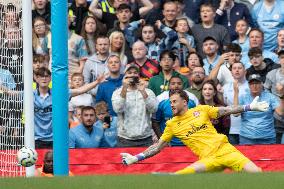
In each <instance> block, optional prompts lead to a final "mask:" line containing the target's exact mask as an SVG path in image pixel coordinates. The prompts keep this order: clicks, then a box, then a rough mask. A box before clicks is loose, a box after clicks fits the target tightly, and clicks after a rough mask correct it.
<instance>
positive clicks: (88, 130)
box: [69, 106, 101, 148]
mask: <svg viewBox="0 0 284 189" xmlns="http://www.w3.org/2000/svg"><path fill="white" fill-rule="evenodd" d="M81 119H82V123H81V124H80V125H78V126H76V127H73V128H71V129H70V130H69V148H97V147H99V145H100V142H101V137H98V133H97V132H96V129H95V127H94V123H95V122H96V112H95V109H94V108H93V107H92V106H85V107H83V108H82V112H81Z"/></svg>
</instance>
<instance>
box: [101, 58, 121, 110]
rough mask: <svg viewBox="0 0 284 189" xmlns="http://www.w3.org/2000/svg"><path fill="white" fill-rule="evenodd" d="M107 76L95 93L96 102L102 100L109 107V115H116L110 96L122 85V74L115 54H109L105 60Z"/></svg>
mask: <svg viewBox="0 0 284 189" xmlns="http://www.w3.org/2000/svg"><path fill="white" fill-rule="evenodd" d="M107 68H108V74H109V76H108V77H107V78H106V81H105V82H103V83H101V84H100V85H99V87H98V92H97V94H96V103H98V102H101V101H104V102H106V103H107V105H108V107H109V113H110V115H111V116H117V115H116V113H115V112H114V110H113V107H112V103H111V97H112V94H113V92H114V91H115V90H116V89H118V88H120V87H121V85H122V79H123V74H120V69H121V62H120V59H119V57H118V56H117V55H115V54H111V55H110V56H109V58H108V60H107Z"/></svg>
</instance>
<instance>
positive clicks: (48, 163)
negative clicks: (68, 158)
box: [35, 151, 73, 177]
mask: <svg viewBox="0 0 284 189" xmlns="http://www.w3.org/2000/svg"><path fill="white" fill-rule="evenodd" d="M35 176H37V177H53V152H52V151H47V152H46V153H45V154H44V158H43V165H42V166H41V167H40V168H37V169H36V172H35ZM69 176H73V173H72V172H71V171H69Z"/></svg>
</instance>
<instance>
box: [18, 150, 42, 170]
mask: <svg viewBox="0 0 284 189" xmlns="http://www.w3.org/2000/svg"><path fill="white" fill-rule="evenodd" d="M17 159H18V163H19V164H20V165H22V166H24V167H30V166H32V165H34V164H35V162H36V160H37V152H36V151H35V150H34V149H32V148H28V147H23V148H21V149H20V150H19V151H18V153H17Z"/></svg>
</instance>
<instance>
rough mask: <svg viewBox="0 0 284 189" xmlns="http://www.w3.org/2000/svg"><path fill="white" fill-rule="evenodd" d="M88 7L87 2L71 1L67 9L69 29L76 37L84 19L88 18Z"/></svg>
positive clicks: (81, 0)
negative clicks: (69, 18) (69, 19)
mask: <svg viewBox="0 0 284 189" xmlns="http://www.w3.org/2000/svg"><path fill="white" fill-rule="evenodd" d="M89 6H90V5H89V2H88V1H87V0H73V1H72V3H71V5H70V7H69V9H68V14H69V16H70V17H71V24H70V26H69V29H70V30H71V31H74V32H75V33H76V34H78V35H80V33H81V30H82V27H83V24H82V22H83V20H84V18H85V17H86V16H88V10H89Z"/></svg>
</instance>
